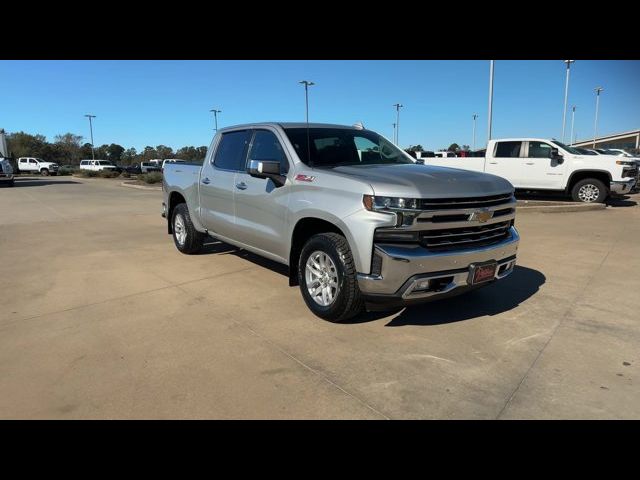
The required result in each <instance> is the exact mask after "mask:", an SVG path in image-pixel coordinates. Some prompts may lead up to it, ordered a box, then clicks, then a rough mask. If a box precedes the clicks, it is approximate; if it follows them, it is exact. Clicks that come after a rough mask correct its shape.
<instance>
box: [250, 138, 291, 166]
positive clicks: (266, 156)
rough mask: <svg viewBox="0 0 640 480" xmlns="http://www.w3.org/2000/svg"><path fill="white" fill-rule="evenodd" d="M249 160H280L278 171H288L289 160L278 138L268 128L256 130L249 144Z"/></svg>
mask: <svg viewBox="0 0 640 480" xmlns="http://www.w3.org/2000/svg"><path fill="white" fill-rule="evenodd" d="M249 160H261V161H266V160H269V161H273V162H280V173H282V174H283V175H284V174H286V173H287V172H288V171H289V162H288V161H287V156H286V155H285V153H284V150H283V149H282V145H281V144H280V142H279V141H278V138H277V137H276V136H275V135H274V134H273V132H270V131H268V130H257V131H256V134H255V135H254V137H253V142H252V144H251V151H250V152H249Z"/></svg>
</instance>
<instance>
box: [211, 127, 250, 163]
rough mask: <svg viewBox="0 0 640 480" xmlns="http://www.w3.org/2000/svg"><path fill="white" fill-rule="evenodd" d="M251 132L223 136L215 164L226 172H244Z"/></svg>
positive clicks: (230, 133) (245, 131)
mask: <svg viewBox="0 0 640 480" xmlns="http://www.w3.org/2000/svg"><path fill="white" fill-rule="evenodd" d="M248 142H249V130H242V131H239V132H229V133H224V134H222V139H221V140H220V143H219V144H218V148H217V149H216V156H215V158H214V160H213V164H214V165H215V166H216V167H218V168H222V169H225V170H244V160H245V154H246V151H247V150H246V149H247V143H248Z"/></svg>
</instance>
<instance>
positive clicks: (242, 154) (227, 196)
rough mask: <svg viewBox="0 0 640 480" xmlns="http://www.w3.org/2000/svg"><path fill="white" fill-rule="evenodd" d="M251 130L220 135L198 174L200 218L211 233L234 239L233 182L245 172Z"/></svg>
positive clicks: (234, 188) (234, 189)
mask: <svg viewBox="0 0 640 480" xmlns="http://www.w3.org/2000/svg"><path fill="white" fill-rule="evenodd" d="M250 138H251V130H233V131H230V132H225V133H223V134H222V136H221V138H220V139H219V140H218V143H217V145H216V148H215V151H214V152H213V154H212V156H211V157H209V158H207V159H205V163H204V165H203V166H202V173H201V174H200V185H199V196H200V218H201V220H202V224H203V225H204V227H205V228H206V229H207V230H209V231H210V232H211V233H212V234H214V235H215V234H218V235H220V236H223V237H228V238H231V239H235V232H236V229H235V206H234V194H235V191H236V187H235V180H236V175H237V173H238V172H239V171H243V170H244V165H245V163H246V158H247V148H248V146H249V140H250Z"/></svg>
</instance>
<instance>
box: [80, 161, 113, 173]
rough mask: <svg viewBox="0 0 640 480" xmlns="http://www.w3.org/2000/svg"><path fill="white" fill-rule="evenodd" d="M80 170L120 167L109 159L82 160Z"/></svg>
mask: <svg viewBox="0 0 640 480" xmlns="http://www.w3.org/2000/svg"><path fill="white" fill-rule="evenodd" d="M80 170H91V171H94V172H101V171H102V170H111V171H114V172H115V171H117V170H118V168H117V167H116V166H115V165H114V164H113V163H111V162H109V161H107V160H81V161H80Z"/></svg>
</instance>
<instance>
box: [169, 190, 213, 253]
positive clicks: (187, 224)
mask: <svg viewBox="0 0 640 480" xmlns="http://www.w3.org/2000/svg"><path fill="white" fill-rule="evenodd" d="M178 217H179V218H180V219H181V221H182V224H183V225H184V232H185V233H186V238H185V239H184V241H183V243H180V241H179V239H178V235H179V233H180V232H178V233H176V218H178ZM171 226H172V229H171V230H172V231H173V242H174V243H175V244H176V248H177V249H178V250H179V251H180V252H182V253H186V254H187V255H193V254H194V253H198V252H199V251H200V249H201V248H202V244H203V243H204V237H205V234H204V233H201V232H199V231H197V230H196V229H195V227H194V226H193V223H192V222H191V216H190V215H189V209H188V208H187V204H186V203H180V204H178V205H176V206H175V208H174V209H173V212H172V213H171ZM178 230H179V228H178Z"/></svg>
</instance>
